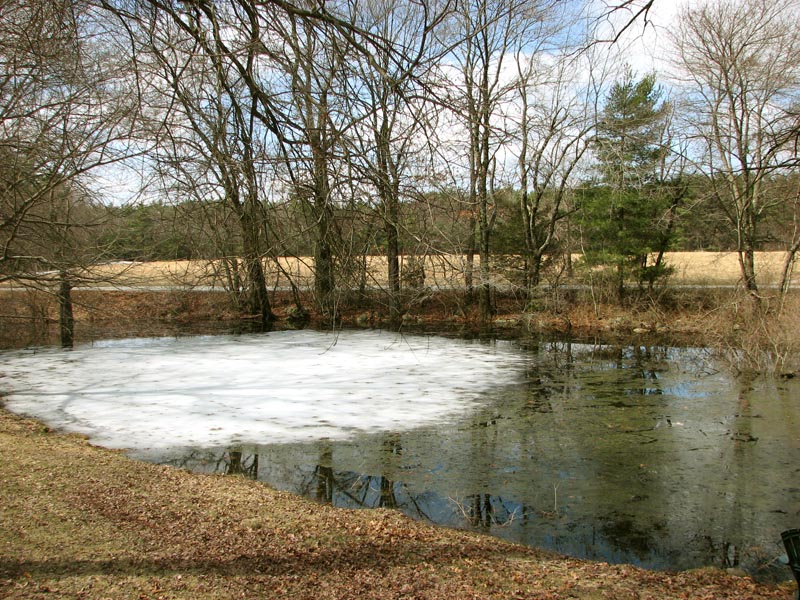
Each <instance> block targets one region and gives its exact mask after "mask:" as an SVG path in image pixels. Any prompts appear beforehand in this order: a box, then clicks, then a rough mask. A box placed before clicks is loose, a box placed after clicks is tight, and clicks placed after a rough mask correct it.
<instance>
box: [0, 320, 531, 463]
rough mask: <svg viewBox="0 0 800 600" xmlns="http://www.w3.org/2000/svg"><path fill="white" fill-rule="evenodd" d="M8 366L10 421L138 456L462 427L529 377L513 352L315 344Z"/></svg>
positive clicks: (3, 374) (105, 346) (95, 350)
mask: <svg viewBox="0 0 800 600" xmlns="http://www.w3.org/2000/svg"><path fill="white" fill-rule="evenodd" d="M0 360H2V362H0V389H2V390H3V391H4V392H6V393H7V396H6V399H5V400H6V407H7V408H8V409H9V410H11V411H14V412H17V413H21V414H25V415H30V416H33V417H36V418H38V419H40V420H42V421H44V422H45V423H47V424H48V425H51V426H53V427H58V428H61V429H65V430H67V431H73V432H78V433H83V434H86V435H88V436H89V437H90V438H91V439H92V441H93V442H95V443H97V444H100V445H103V446H108V447H113V448H130V449H145V448H170V447H186V446H197V447H210V446H225V445H231V444H236V443H243V444H244V443H248V444H250V443H252V444H268V443H282V442H294V441H305V440H311V439H318V438H338V439H342V438H347V437H348V436H350V435H352V434H353V433H355V432H373V431H374V432H377V431H387V430H390V431H397V430H406V429H410V428H413V427H417V426H421V425H424V424H426V423H430V422H433V421H437V420H442V419H447V418H453V417H456V416H458V415H462V414H464V413H465V412H466V411H468V410H470V409H471V408H472V407H474V406H475V405H476V404H477V403H478V402H479V401H480V399H481V396H482V395H483V393H484V392H485V391H486V390H488V389H489V388H491V387H495V386H498V385H503V384H507V383H511V382H513V381H515V380H516V378H517V377H518V373H519V369H520V368H521V364H522V363H521V360H520V355H519V353H517V352H515V351H514V349H513V347H512V346H511V345H510V344H495V345H485V344H481V343H477V342H464V341H460V340H451V339H447V338H442V337H422V336H405V335H398V334H393V333H380V332H341V333H338V334H336V335H334V334H331V333H322V332H318V331H283V332H274V333H269V334H262V335H242V336H212V337H186V338H157V339H129V340H118V341H108V342H102V343H95V344H94V345H92V346H88V347H81V348H76V349H74V350H59V349H47V350H41V349H40V350H37V351H33V350H25V351H18V352H10V353H4V354H2V355H0Z"/></svg>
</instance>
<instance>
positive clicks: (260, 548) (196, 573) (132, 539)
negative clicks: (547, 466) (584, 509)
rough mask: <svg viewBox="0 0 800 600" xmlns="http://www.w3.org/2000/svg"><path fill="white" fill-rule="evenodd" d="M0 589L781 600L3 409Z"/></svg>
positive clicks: (757, 589) (750, 586) (731, 583)
mask: <svg viewBox="0 0 800 600" xmlns="http://www.w3.org/2000/svg"><path fill="white" fill-rule="evenodd" d="M0 456H2V461H0V508H2V510H1V511H0V597H3V598H81V599H90V598H97V599H101V598H115V599H116V598H131V599H137V600H145V599H157V598H163V599H174V598H186V599H189V598H192V599H204V598H226V599H227V598H309V599H311V598H313V599H315V600H317V599H325V598H363V599H368V598H381V599H391V598H396V599H400V598H407V599H412V598H414V599H448V598H453V599H456V598H457V599H469V598H528V599H538V600H546V599H561V598H583V599H587V600H588V599H593V600H594V599H597V600H599V599H605V598H611V599H617V600H625V599H648V598H652V599H656V598H658V599H659V600H660V599H664V598H676V599H677V598H691V599H695V600H701V599H710V598H714V599H717V598H731V599H732V598H737V599H743V600H747V599H766V598H781V599H784V598H788V597H790V595H791V589H792V586H791V585H789V584H784V585H783V586H780V587H777V588H776V587H773V586H765V585H758V584H755V583H753V582H752V581H751V580H749V579H746V578H737V577H733V576H731V575H728V574H726V573H723V572H720V571H716V570H710V569H709V570H701V571H694V572H686V573H673V574H668V573H658V572H652V571H643V570H641V569H637V568H634V567H631V566H626V565H606V564H601V563H592V562H587V561H581V560H575V559H569V558H564V557H559V556H555V555H553V554H549V553H545V552H541V551H537V550H533V549H529V548H524V547H520V546H515V545H512V544H508V543H505V542H502V541H499V540H496V539H494V538H490V537H485V536H480V535H474V534H470V533H466V532H460V531H453V530H448V529H441V528H435V527H432V526H429V525H425V524H421V523H417V522H413V521H411V520H409V519H407V518H405V517H403V516H402V515H400V514H398V513H395V512H391V511H385V510H376V511H349V510H342V509H333V508H330V507H328V506H321V505H318V504H314V503H312V502H309V501H306V500H303V499H301V498H297V497H295V496H292V495H289V494H285V493H281V492H276V491H273V490H270V489H269V488H267V487H266V486H264V485H263V484H259V483H257V482H252V481H248V480H245V479H240V478H233V477H221V476H205V475H195V474H191V473H186V472H184V471H180V470H177V469H171V468H167V467H160V466H157V465H150V464H145V463H139V462H135V461H132V460H129V459H127V458H126V457H124V456H122V455H121V454H119V453H117V452H112V451H109V450H104V449H100V448H96V447H93V446H91V445H90V444H88V443H87V442H86V441H85V440H83V439H81V438H79V437H76V436H66V435H59V434H54V433H52V432H49V431H48V430H47V429H46V428H44V427H42V426H41V425H40V424H37V423H35V422H33V421H30V420H26V419H21V418H18V417H15V416H13V415H10V414H8V413H6V412H4V411H0Z"/></svg>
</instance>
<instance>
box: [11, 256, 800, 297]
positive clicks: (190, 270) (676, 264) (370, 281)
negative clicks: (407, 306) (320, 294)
mask: <svg viewBox="0 0 800 600" xmlns="http://www.w3.org/2000/svg"><path fill="white" fill-rule="evenodd" d="M785 256H786V254H785V253H784V252H759V253H757V256H756V271H757V273H758V276H759V283H760V284H761V285H764V286H769V285H776V284H778V283H779V282H780V278H781V273H782V269H783V263H784V260H785ZM665 259H666V262H667V264H668V265H670V266H672V267H673V268H674V272H673V274H672V276H671V279H670V283H672V284H674V285H693V286H694V285H696V286H734V285H736V284H737V283H738V282H739V279H740V270H739V263H738V258H737V255H736V253H735V252H670V253H667V254H666V255H665ZM580 260H581V257H580V255H575V256H574V257H573V264H574V265H576V266H577V265H579V264H580ZM351 262H352V265H351V267H350V268H351V272H352V273H353V275H352V276H351V277H350V281H349V284H350V286H351V287H357V286H358V285H359V283H363V284H364V285H365V286H366V287H372V288H385V287H387V266H386V258H385V257H381V256H369V257H359V258H354V259H353V260H352V261H351ZM499 262H504V263H508V262H515V261H499ZM516 262H519V261H516ZM419 266H422V267H423V271H424V281H418V283H424V285H425V286H427V287H430V288H433V289H436V288H439V289H458V288H460V287H463V286H464V282H465V276H466V273H467V272H468V262H467V259H466V257H465V256H461V255H452V254H451V255H447V254H442V255H430V256H426V257H424V258H423V257H419V258H416V257H408V256H407V257H403V258H402V259H401V270H402V271H403V272H405V273H408V272H410V271H411V270H412V269H413V268H414V267H416V268H418V267H419ZM479 266H480V261H479V259H478V257H475V261H474V264H473V267H472V268H473V273H474V281H475V282H476V283H477V282H478V281H479ZM520 266H521V265H517V267H520ZM264 267H265V272H266V275H267V281H268V285H269V286H270V287H271V288H273V289H288V288H290V287H291V285H292V283H294V285H296V286H298V287H299V288H301V289H303V288H306V289H307V288H310V287H311V286H313V267H314V260H313V258H311V257H282V258H279V259H270V260H265V261H264ZM576 272H579V269H576ZM517 275H519V273H518V274H517ZM243 276H244V273H243V271H242V265H241V263H238V262H237V261H230V260H226V261H223V260H210V261H209V260H178V261H154V262H115V263H106V264H102V265H96V266H93V267H91V268H89V269H86V270H84V271H83V272H81V273H79V274H78V276H77V277H76V281H79V282H80V283H78V285H80V286H81V287H92V288H103V287H114V288H123V289H124V288H134V289H136V288H149V289H153V288H156V289H158V288H165V289H174V288H200V289H230V288H234V287H235V286H234V285H233V283H234V282H235V281H236V279H237V277H238V278H242V277H243ZM491 279H492V281H493V283H494V284H495V285H498V286H499V287H500V288H505V287H508V286H511V285H512V284H511V283H510V281H509V279H513V275H511V274H509V272H508V271H505V272H503V273H501V272H499V270H495V272H493V273H492V275H491ZM561 281H562V283H563V282H564V279H561ZM792 281H793V283H794V284H795V285H800V274H798V273H795V274H794V275H793V277H792ZM342 283H343V284H345V282H342ZM572 283H581V281H579V280H575V281H573V282H572ZM9 285H12V284H10V283H7V284H6V286H9Z"/></svg>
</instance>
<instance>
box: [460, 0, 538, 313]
mask: <svg viewBox="0 0 800 600" xmlns="http://www.w3.org/2000/svg"><path fill="white" fill-rule="evenodd" d="M549 4H550V3H549V2H546V1H540V0H464V1H462V2H460V3H459V4H458V11H457V12H458V14H457V18H456V19H455V27H456V29H457V31H458V32H459V33H458V35H460V36H462V37H461V40H460V42H459V43H458V44H457V45H456V46H455V47H454V50H453V61H454V62H455V64H456V65H457V69H458V80H457V82H454V85H453V91H452V99H451V100H450V102H449V104H450V105H451V106H452V107H453V108H454V109H455V110H456V111H457V114H458V115H459V118H460V120H461V122H462V126H463V127H464V129H465V132H466V137H467V139H468V146H467V148H466V152H467V167H466V171H467V179H468V194H469V197H468V206H469V208H470V210H471V211H473V212H472V214H473V217H474V219H475V222H476V224H477V233H478V243H477V246H478V253H479V255H480V287H479V296H478V297H479V305H480V312H481V319H482V320H484V321H486V320H488V319H489V317H490V316H491V315H492V313H493V312H494V306H493V297H492V285H491V281H490V267H491V265H490V260H491V256H490V250H491V248H490V241H491V234H492V229H493V226H494V214H495V213H494V212H493V203H494V200H493V193H494V188H495V186H496V184H497V181H496V179H495V176H496V168H497V152H498V151H499V149H500V148H501V147H502V146H503V145H504V144H505V143H506V142H507V139H506V135H505V133H504V131H503V129H502V126H501V122H500V119H499V117H500V116H501V111H502V110H503V108H504V103H505V102H506V101H507V100H508V98H509V95H510V94H511V92H512V91H513V90H514V88H515V86H514V82H513V76H512V77H509V76H508V75H507V74H506V67H507V66H508V63H509V61H510V60H512V59H513V56H514V53H515V52H517V51H518V50H519V49H520V48H524V47H525V46H528V45H535V42H533V43H532V42H531V38H532V39H534V40H535V39H536V36H537V35H538V34H540V32H539V31H538V25H539V23H540V21H541V20H542V18H543V16H544V13H545V12H546V11H547V9H548V8H549ZM501 166H502V165H501ZM469 254H471V252H469ZM468 269H469V266H468ZM469 279H470V278H469V274H468V287H469V285H470V282H469Z"/></svg>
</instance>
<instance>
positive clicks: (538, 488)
mask: <svg viewBox="0 0 800 600" xmlns="http://www.w3.org/2000/svg"><path fill="white" fill-rule="evenodd" d="M320 335H322V336H323V337H321V338H320V337H319V336H320ZM393 335H394V334H379V333H375V332H372V333H363V332H361V333H349V332H343V333H341V334H340V336H339V337H337V338H336V340H335V344H334V343H333V341H332V340H331V338H329V337H325V336H324V334H319V333H315V332H281V333H279V334H269V335H267V336H263V335H262V336H220V337H202V338H180V339H159V340H122V341H115V342H113V343H107V344H94V345H93V346H91V347H89V348H84V349H78V350H76V351H72V352H65V351H60V350H58V351H57V350H51V351H41V352H40V351H37V352H32V351H25V352H23V353H20V352H16V353H6V354H5V355H2V356H0V358H1V359H3V362H2V363H0V364H2V366H1V367H0V371H3V372H4V374H5V375H6V377H4V378H3V379H2V380H0V381H3V382H4V383H3V384H2V385H3V386H4V387H5V389H7V390H9V391H11V392H12V393H11V394H10V395H9V397H8V400H7V405H8V407H9V408H10V409H11V410H16V411H18V412H24V413H26V414H34V415H36V416H39V417H40V418H42V419H44V420H45V421H49V422H51V423H54V424H55V425H57V426H61V427H65V428H67V429H75V430H81V431H84V432H85V433H88V434H89V435H90V436H92V437H93V438H95V439H97V440H99V441H100V442H104V443H106V445H111V446H116V447H120V446H121V447H126V448H128V449H129V452H130V453H131V455H133V456H135V457H137V458H142V459H146V460H152V461H157V462H162V463H168V464H172V465H175V466H179V467H183V468H189V469H193V470H197V471H205V472H225V473H237V474H244V475H245V476H249V477H253V478H257V479H259V480H262V481H264V482H267V483H268V484H270V485H272V486H274V487H276V488H280V489H284V490H289V491H292V492H296V493H300V494H304V495H307V496H309V497H312V498H315V499H317V500H319V501H321V502H326V503H332V504H334V505H336V506H343V507H378V506H384V507H390V508H396V509H399V510H402V511H403V512H405V513H406V514H408V515H410V516H412V517H414V518H420V519H425V520H430V521H432V522H434V523H439V524H443V525H446V526H453V527H463V528H471V529H476V530H480V531H484V532H487V533H490V534H492V535H497V536H500V537H503V538H506V539H509V540H513V541H516V542H521V543H524V544H528V545H532V546H537V547H544V548H549V549H552V550H555V551H558V552H562V553H565V554H569V555H572V556H578V557H586V558H591V559H597V560H603V561H609V562H624V563H633V564H637V565H640V566H644V567H647V568H658V569H669V570H672V569H686V568H693V567H699V566H706V565H712V566H717V567H723V568H724V567H734V566H735V567H739V568H742V569H745V570H746V571H748V572H750V573H751V574H752V575H754V576H756V577H757V578H760V579H765V580H768V579H775V578H778V579H785V578H787V576H788V575H789V573H788V570H787V569H786V567H784V566H783V565H780V564H779V563H777V560H776V558H777V556H778V555H780V554H781V553H782V552H783V549H782V547H781V544H780V532H781V531H782V530H784V529H788V528H790V527H797V526H800V434H798V425H800V383H799V382H798V381H797V380H792V379H790V380H773V379H762V378H757V379H742V378H739V379H736V378H733V377H731V376H730V375H729V374H728V373H727V372H726V371H725V370H724V369H722V368H721V367H720V366H719V365H717V364H715V362H714V360H713V359H712V358H711V357H710V356H709V355H708V354H707V353H706V352H704V351H703V350H699V349H694V348H672V347H659V346H654V347H648V346H625V345H621V346H616V345H607V344H586V343H571V342H544V341H531V340H528V341H524V342H520V341H516V342H509V341H483V342H478V341H461V340H451V339H445V338H433V337H427V338H426V337H415V336H401V337H399V338H398V337H397V336H395V337H391V336H393ZM315 336H316V337H315ZM387 336H389V337H387ZM334 348H335V349H336V350H335V351H333V349H334ZM220 349H222V350H220ZM387 351H388V353H387ZM263 352H267V354H261V353H263ZM270 352H272V353H270ZM292 352H299V354H292ZM81 353H83V354H81ZM121 356H124V360H125V361H126V362H125V364H126V365H127V366H126V368H124V369H120V367H119V362H118V361H119V360H121V358H120V357H121ZM278 360H279V361H281V362H280V365H279V366H278V368H277V369H275V370H273V371H271V372H268V371H265V370H264V369H263V365H264V364H273V363H274V361H278ZM331 360H332V361H333V362H332V363H331V362H329V361H331ZM227 361H232V362H227ZM298 361H299V362H298ZM303 361H307V362H305V363H304V362H303ZM308 361H310V362H308ZM184 362H186V363H187V364H186V365H184V366H183V367H182V366H181V365H182V363H184ZM148 363H152V364H151V367H158V369H156V370H157V371H159V372H160V374H159V375H155V374H153V373H151V370H152V369H148V368H144V367H142V366H141V365H142V364H148ZM220 363H223V364H222V366H220ZM371 363H374V364H372V366H371ZM111 364H116V365H117V367H115V368H111V367H108V366H107V367H105V368H104V367H103V365H111ZM298 364H300V365H301V366H300V367H297V365H298ZM37 365H38V366H37ZM165 365H166V366H165ZM191 365H194V366H191ZM198 365H199V366H198ZM254 365H261V368H260V370H259V376H258V377H251V376H245V377H244V381H245V382H246V385H245V386H244V387H239V388H237V385H239V384H240V383H241V377H240V376H239V375H236V373H237V372H238V371H237V369H238V370H241V371H242V372H243V373H252V372H253V370H254ZM292 365H295V366H294V367H292ZM220 368H221V371H215V369H220ZM183 369H185V371H183ZM98 370H99V371H98ZM165 370H166V371H167V372H168V373H171V375H170V376H164V371H165ZM292 370H294V375H291V376H290V375H287V372H288V371H292ZM120 371H122V373H119V372H120ZM43 372H46V373H47V374H48V380H49V381H50V383H49V384H48V386H45V385H44V384H42V383H41V379H42V378H41V374H42V373H43ZM98 372H102V375H103V376H102V377H100V376H97V377H96V378H95V379H92V376H91V374H92V373H95V374H97V373H98ZM181 372H183V373H184V374H183V375H180V373H181ZM114 373H119V376H118V380H117V379H115V374H114ZM159 377H160V378H161V379H159ZM87 378H88V381H87ZM219 379H222V381H218V380H219ZM109 380H111V381H109ZM53 382H55V388H54V387H53ZM125 382H128V383H130V384H131V385H132V388H131V390H132V391H131V392H130V393H126V392H124V391H123V392H120V386H122V385H124V383H125ZM237 382H238V383H237ZM59 385H60V386H61V389H56V388H58V386H59ZM298 386H300V388H301V389H299V390H298V389H297V388H298ZM76 387H77V388H80V389H77V390H76V389H75V388H76ZM187 387H189V388H191V390H190V391H187V389H186V388H187ZM67 388H69V389H67ZM136 390H138V392H137V391H136ZM143 391H144V392H146V393H142V392H143ZM223 392H224V393H223ZM281 394H283V396H282V397H281V398H280V401H279V402H277V404H274V403H273V404H271V402H272V401H273V400H274V398H275V397H277V396H281ZM104 395H106V396H108V398H109V400H108V401H107V402H103V401H102V397H103V396H104ZM99 398H100V400H99ZM192 399H194V400H192ZM165 404H166V407H165V406H164V405H165ZM309 404H310V406H311V409H310V410H309V414H308V415H306V416H305V417H302V418H301V417H298V418H297V419H295V418H294V417H292V413H293V412H295V413H303V411H304V410H305V407H307V406H308V405H309ZM37 405H38V406H39V408H38V409H37ZM126 405H127V406H128V408H125V406H126ZM131 406H132V407H133V408H130V407H131ZM176 406H177V407H178V408H177V409H176V408H175V407H176ZM293 406H294V407H295V410H294V411H293V409H292V407H293ZM215 407H216V408H215ZM258 407H261V410H257V409H258ZM142 411H145V412H142ZM148 411H149V412H148ZM181 412H183V413H184V414H186V415H187V417H186V420H187V421H188V422H190V424H191V427H189V426H187V427H183V426H182V425H181V422H182V419H181V418H180V414H181ZM269 413H275V414H278V416H279V418H277V419H274V420H270V418H269ZM417 414H419V417H417V416H415V415H417ZM109 415H111V416H109ZM137 415H139V416H138V417H137ZM320 415H322V417H321V416H320ZM342 418H343V419H344V420H342ZM287 419H288V420H289V421H293V422H294V425H293V429H292V428H289V429H290V431H289V433H286V428H284V427H282V425H281V423H282V422H283V421H286V420H287ZM303 419H306V420H303ZM121 421H124V424H121ZM159 423H162V425H163V426H164V427H165V428H166V430H169V431H172V432H180V434H181V436H182V437H181V440H182V441H181V442H180V443H177V442H176V441H175V437H174V436H170V435H168V434H165V433H164V432H161V433H157V434H156V435H155V436H154V437H151V438H148V437H147V435H146V433H147V432H152V431H154V430H156V431H159V427H162V425H160V424H159ZM254 423H255V425H254ZM263 423H267V425H263ZM376 423H377V425H375V424H376ZM215 424H216V425H215ZM262 425H263V426H262ZM137 428H138V429H140V430H141V432H139V433H137ZM237 428H238V429H237ZM108 430H113V432H114V433H113V434H110V433H109V431H108ZM237 430H238V431H239V433H237ZM242 432H249V433H242ZM137 436H142V437H141V438H140V437H137ZM165 436H166V437H165ZM148 439H149V440H150V441H148ZM165 439H166V440H170V441H169V443H165V442H164V440H165ZM153 440H160V442H158V443H156V442H154V441H153ZM187 440H189V441H190V442H192V440H195V442H192V443H186V441H187ZM198 441H199V443H196V442H198Z"/></svg>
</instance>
